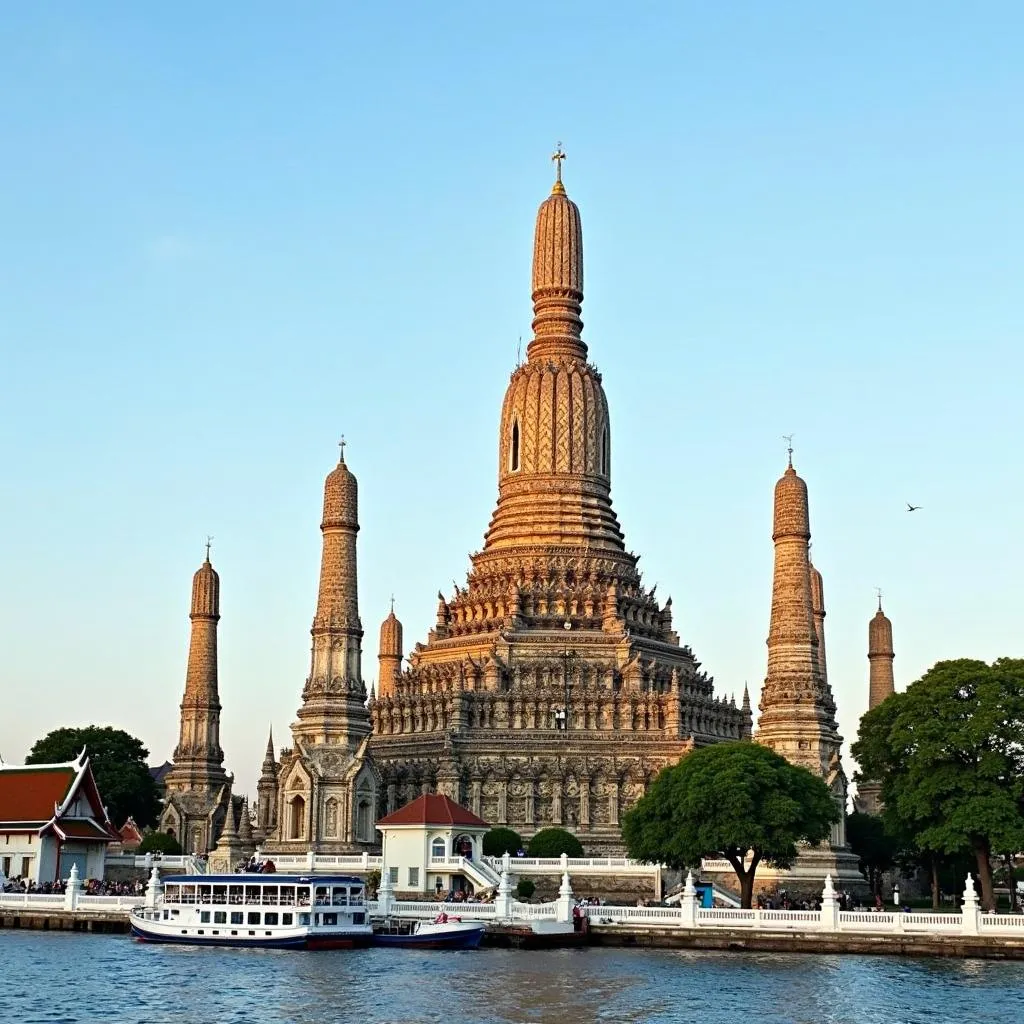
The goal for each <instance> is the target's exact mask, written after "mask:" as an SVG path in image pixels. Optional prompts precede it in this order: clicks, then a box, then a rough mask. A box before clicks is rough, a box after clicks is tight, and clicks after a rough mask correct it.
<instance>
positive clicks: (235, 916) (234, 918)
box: [231, 910, 245, 924]
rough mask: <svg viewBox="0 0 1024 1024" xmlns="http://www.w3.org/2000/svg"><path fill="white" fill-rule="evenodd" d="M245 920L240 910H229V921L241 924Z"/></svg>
mask: <svg viewBox="0 0 1024 1024" xmlns="http://www.w3.org/2000/svg"><path fill="white" fill-rule="evenodd" d="M244 920H245V915H244V914H243V913H242V912H241V911H240V910H232V911H231V923H232V924H241V923H242V922H243V921H244Z"/></svg>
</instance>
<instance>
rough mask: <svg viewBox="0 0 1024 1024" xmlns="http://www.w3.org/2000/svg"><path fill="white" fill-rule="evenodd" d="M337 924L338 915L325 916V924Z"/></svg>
mask: <svg viewBox="0 0 1024 1024" xmlns="http://www.w3.org/2000/svg"><path fill="white" fill-rule="evenodd" d="M337 923H338V915H337V914H324V924H335V925H336V924H337Z"/></svg>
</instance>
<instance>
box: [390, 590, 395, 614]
mask: <svg viewBox="0 0 1024 1024" xmlns="http://www.w3.org/2000/svg"><path fill="white" fill-rule="evenodd" d="M391 614H392V615H394V614H395V595H394V594H392V595H391Z"/></svg>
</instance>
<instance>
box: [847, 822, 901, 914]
mask: <svg viewBox="0 0 1024 1024" xmlns="http://www.w3.org/2000/svg"><path fill="white" fill-rule="evenodd" d="M846 841H847V842H848V843H849V844H850V849H851V850H852V851H853V852H854V853H855V854H856V855H857V856H858V857H859V858H860V870H861V872H862V873H863V875H864V877H865V878H866V879H867V880H868V884H869V885H870V886H871V892H872V893H873V894H874V895H875V896H877V897H879V898H881V896H882V872H883V871H887V870H888V869H889V868H891V867H893V866H894V865H895V863H896V857H897V855H898V854H899V852H900V844H899V841H898V839H897V838H896V837H895V836H893V835H892V833H891V832H889V830H888V829H887V828H886V827H885V822H884V821H883V820H882V818H880V817H878V816H877V815H874V814H863V813H861V812H860V811H856V812H855V813H853V814H851V815H850V816H849V817H848V818H847V819H846Z"/></svg>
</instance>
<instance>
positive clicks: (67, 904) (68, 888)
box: [64, 864, 82, 910]
mask: <svg viewBox="0 0 1024 1024" xmlns="http://www.w3.org/2000/svg"><path fill="white" fill-rule="evenodd" d="M81 891H82V880H81V878H79V877H78V865H77V864H72V865H71V874H70V875H68V880H67V884H66V885H65V886H64V909H65V910H77V909H78V896H79V894H80V893H81Z"/></svg>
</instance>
